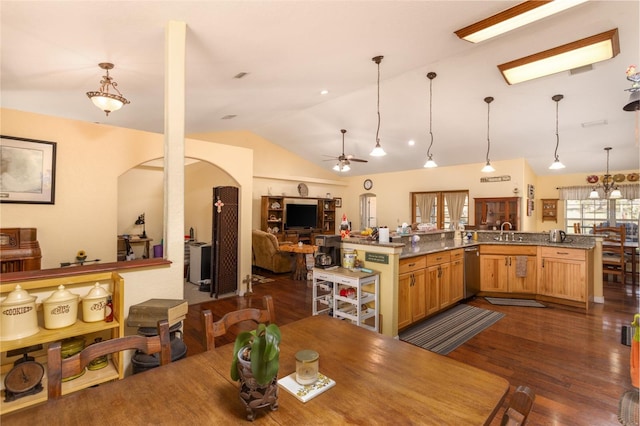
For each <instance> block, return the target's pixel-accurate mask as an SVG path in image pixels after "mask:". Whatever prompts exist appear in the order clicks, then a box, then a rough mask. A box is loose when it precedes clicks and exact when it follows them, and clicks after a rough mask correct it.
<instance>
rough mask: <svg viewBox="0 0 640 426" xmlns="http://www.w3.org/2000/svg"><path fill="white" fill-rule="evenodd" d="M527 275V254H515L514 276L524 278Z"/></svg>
mask: <svg viewBox="0 0 640 426" xmlns="http://www.w3.org/2000/svg"><path fill="white" fill-rule="evenodd" d="M526 276H527V256H516V277H518V278H525V277H526Z"/></svg>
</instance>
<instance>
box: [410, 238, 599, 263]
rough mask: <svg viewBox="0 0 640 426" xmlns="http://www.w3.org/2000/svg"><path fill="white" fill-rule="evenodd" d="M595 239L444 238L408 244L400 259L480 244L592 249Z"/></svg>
mask: <svg viewBox="0 0 640 426" xmlns="http://www.w3.org/2000/svg"><path fill="white" fill-rule="evenodd" d="M594 243H595V241H593V240H592V241H591V242H583V241H571V242H569V241H567V242H564V243H552V242H550V241H549V240H547V241H495V240H491V241H469V242H467V243H465V242H461V241H455V240H444V241H438V242H426V243H422V244H416V245H415V246H413V247H412V246H411V244H406V245H405V247H404V248H403V250H402V253H401V254H400V259H405V258H408V257H414V256H421V255H424V254H430V253H436V252H439V251H444V250H455V249H457V248H465V247H474V246H480V245H509V246H536V247H539V246H542V247H562V248H573V249H581V250H591V249H593V247H594Z"/></svg>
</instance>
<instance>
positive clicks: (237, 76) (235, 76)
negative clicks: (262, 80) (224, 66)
mask: <svg viewBox="0 0 640 426" xmlns="http://www.w3.org/2000/svg"><path fill="white" fill-rule="evenodd" d="M247 74H249V73H248V72H239V73H238V74H236V75H234V76H233V78H237V79H241V78H242V77H246V76H247Z"/></svg>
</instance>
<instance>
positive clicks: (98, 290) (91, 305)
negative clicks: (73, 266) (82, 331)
mask: <svg viewBox="0 0 640 426" xmlns="http://www.w3.org/2000/svg"><path fill="white" fill-rule="evenodd" d="M107 297H109V292H108V291H107V290H105V289H104V288H102V286H100V283H96V284H95V285H94V286H93V288H92V289H91V290H89V293H87V295H86V296H84V297H83V298H82V320H83V321H84V322H96V321H102V320H104V315H105V313H104V312H105V311H104V308H105V306H107Z"/></svg>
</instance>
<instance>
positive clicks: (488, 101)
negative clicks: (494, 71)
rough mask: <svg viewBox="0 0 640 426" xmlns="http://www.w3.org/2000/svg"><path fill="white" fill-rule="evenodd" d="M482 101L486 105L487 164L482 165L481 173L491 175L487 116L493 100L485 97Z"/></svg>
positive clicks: (492, 169) (492, 170) (493, 170)
mask: <svg viewBox="0 0 640 426" xmlns="http://www.w3.org/2000/svg"><path fill="white" fill-rule="evenodd" d="M484 101H485V102H486V103H487V164H485V165H484V167H483V168H482V170H481V171H482V172H484V173H491V172H495V171H496V169H494V168H493V166H492V165H491V161H490V160H489V151H490V150H491V139H489V114H490V112H491V111H490V109H491V107H490V104H491V102H493V98H492V97H491V96H487V97H486V98H484Z"/></svg>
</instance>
